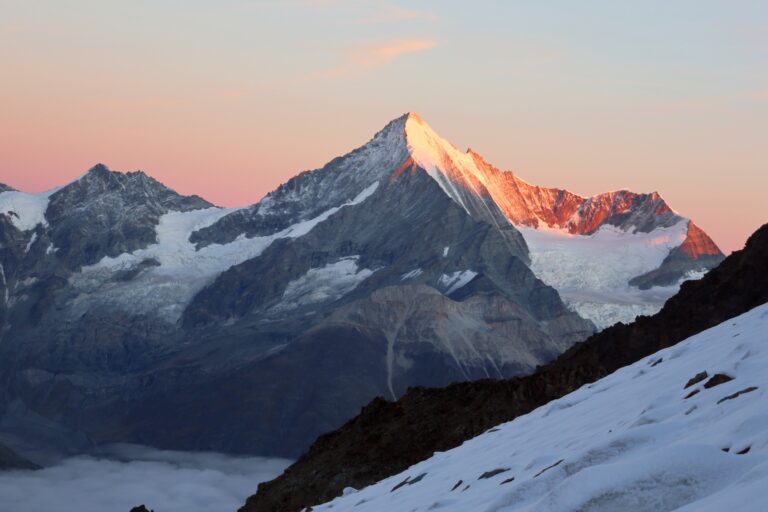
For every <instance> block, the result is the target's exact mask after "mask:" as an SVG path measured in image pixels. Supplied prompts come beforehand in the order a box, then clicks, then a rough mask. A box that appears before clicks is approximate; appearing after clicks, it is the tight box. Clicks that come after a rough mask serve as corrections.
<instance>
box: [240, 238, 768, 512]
mask: <svg viewBox="0 0 768 512" xmlns="http://www.w3.org/2000/svg"><path fill="white" fill-rule="evenodd" d="M765 302H768V224H766V225H764V226H763V227H761V228H760V229H759V230H758V231H757V232H755V233H754V234H753V235H752V236H751V237H750V239H749V240H748V242H747V244H746V246H745V248H744V249H743V250H741V251H737V252H735V253H733V254H731V255H730V256H729V257H727V258H726V259H725V260H724V261H723V262H722V264H720V266H719V267H717V268H716V269H714V270H712V271H710V272H709V273H708V274H707V275H706V276H705V277H704V278H703V279H701V280H699V281H689V282H686V283H684V284H683V286H682V287H681V289H680V292H679V293H678V294H677V295H676V296H674V297H672V298H671V299H670V300H669V301H667V303H666V305H665V306H664V308H663V309H662V310H661V311H660V312H659V313H657V314H656V315H653V316H651V317H640V318H638V319H637V320H636V321H635V322H633V323H632V324H629V325H624V324H618V325H615V326H613V327H610V328H608V329H606V330H604V331H602V332H600V333H598V334H595V335H593V336H592V337H590V338H589V339H587V340H586V341H584V342H582V343H579V344H577V345H576V346H574V347H573V348H571V349H570V350H568V351H567V352H566V353H565V354H563V355H562V356H560V357H559V358H558V359H556V360H555V361H554V362H553V363H551V364H549V365H547V366H545V367H542V368H540V369H539V370H538V371H537V372H536V373H535V374H533V375H531V376H527V377H522V378H513V379H510V380H502V381H492V380H483V381H476V382H467V383H459V384H453V385H451V386H448V387H446V388H443V389H427V388H414V389H410V390H409V391H408V392H407V393H406V394H405V396H403V398H401V399H400V400H398V401H396V402H388V401H386V400H384V399H381V398H377V399H376V400H374V401H372V402H371V403H370V404H368V405H367V406H366V407H364V408H363V409H362V411H361V412H360V414H359V415H358V416H357V417H355V418H354V419H352V420H350V421H349V422H348V423H346V424H345V425H344V426H343V427H342V428H340V429H339V430H337V431H335V432H332V433H329V434H326V435H324V436H321V437H320V438H319V439H318V440H317V441H316V442H315V443H314V444H313V445H312V447H311V448H310V449H309V451H308V452H307V453H306V454H305V455H304V456H303V457H302V458H301V459H299V460H298V461H297V462H296V463H295V464H294V465H293V466H291V467H290V468H288V469H287V470H286V471H285V473H284V474H283V475H282V476H280V477H278V478H277V479H275V480H273V481H271V482H267V483H263V484H261V485H259V490H258V492H257V494H256V495H254V496H252V497H251V498H249V499H248V501H247V503H246V504H245V505H244V506H243V507H242V508H241V512H266V511H271V512H277V511H281V512H291V511H298V510H301V509H302V508H303V507H306V506H310V505H314V504H318V503H322V502H326V501H328V500H330V499H332V498H334V497H336V496H338V495H340V494H341V491H342V490H343V489H344V488H345V487H354V488H356V489H360V488H362V487H365V486H367V485H370V484H372V483H374V482H376V481H379V480H381V479H383V478H385V477H387V476H390V475H393V474H397V473H398V472H400V471H403V470H405V469H406V468H408V467H409V466H411V465H413V464H415V463H416V462H419V461H421V460H424V459H426V458H428V457H429V456H431V455H432V454H433V453H434V452H435V451H444V450H448V449H450V448H453V447H455V446H458V445H459V444H461V443H462V442H463V441H465V440H467V439H470V438H472V437H474V436H476V435H478V434H481V433H483V432H484V431H486V430H488V429H489V428H491V427H493V426H494V425H497V424H499V423H502V422H505V421H509V420H512V419H514V418H515V417H517V416H520V415H522V414H526V413H528V412H530V411H532V410H533V409H535V408H537V407H539V406H541V405H544V404H546V403H547V402H549V401H551V400H553V399H556V398H559V397H561V396H563V395H565V394H567V393H569V392H571V391H574V390H575V389H578V388H579V387H581V386H583V385H585V384H588V383H590V382H594V381H595V380H597V379H600V378H602V377H604V376H606V375H608V374H610V373H612V372H613V371H615V370H617V369H618V368H621V367H623V366H626V365H628V364H631V363H633V362H635V361H638V360H640V359H641V358H643V357H646V356H648V355H651V354H653V353H654V352H657V351H658V350H661V349H663V348H666V347H669V346H672V345H674V344H676V343H678V342H680V341H682V340H684V339H686V338H688V337H690V336H692V335H694V334H696V333H698V332H701V331H703V330H705V329H708V328H710V327H713V326H715V325H717V324H719V323H721V322H723V321H725V320H727V319H729V318H732V317H734V316H737V315H739V314H742V313H744V312H746V311H748V310H750V309H752V308H754V307H756V306H759V305H761V304H763V303H765Z"/></svg>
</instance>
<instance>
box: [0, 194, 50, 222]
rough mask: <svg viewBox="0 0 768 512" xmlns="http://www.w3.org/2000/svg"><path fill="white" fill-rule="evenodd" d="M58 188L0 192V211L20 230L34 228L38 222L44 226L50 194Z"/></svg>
mask: <svg viewBox="0 0 768 512" xmlns="http://www.w3.org/2000/svg"><path fill="white" fill-rule="evenodd" d="M57 190H59V189H58V188H56V189H53V190H50V191H48V192H43V193H42V194H27V193H26V192H17V191H10V192H2V193H0V213H3V214H6V215H8V216H10V219H11V222H12V223H13V225H14V226H15V227H16V228H17V229H18V230H20V231H29V230H30V229H35V227H36V226H37V225H38V224H42V225H43V226H46V225H47V224H48V223H47V222H46V220H45V210H47V209H48V202H49V200H50V197H51V194H53V193H54V192H56V191H57Z"/></svg>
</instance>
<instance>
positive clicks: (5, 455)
mask: <svg viewBox="0 0 768 512" xmlns="http://www.w3.org/2000/svg"><path fill="white" fill-rule="evenodd" d="M12 469H40V466H38V465H37V464H35V463H33V462H30V461H28V460H27V459H25V458H24V457H22V456H21V455H19V454H18V453H16V452H14V451H13V450H11V449H10V448H8V447H7V446H5V445H2V444H0V471H8V470H12Z"/></svg>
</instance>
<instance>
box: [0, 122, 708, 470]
mask: <svg viewBox="0 0 768 512" xmlns="http://www.w3.org/2000/svg"><path fill="white" fill-rule="evenodd" d="M509 180H511V181H510V183H512V184H513V185H514V186H515V187H517V188H514V187H513V186H512V185H510V184H509V183H507V181H509ZM522 183H523V182H522V181H521V180H519V179H517V178H516V177H514V175H512V174H511V173H504V172H502V171H498V170H496V169H493V168H491V167H490V166H488V164H485V163H484V162H482V160H481V159H480V158H479V157H478V156H477V155H476V154H474V153H461V152H459V151H458V150H456V149H455V148H454V147H453V146H451V145H450V144H449V143H447V142H446V141H444V140H443V139H441V138H440V137H439V136H437V135H436V134H435V133H434V132H433V131H432V130H431V128H429V126H427V125H426V123H424V122H423V121H422V120H421V119H419V118H418V117H417V116H414V115H412V114H409V115H406V116H403V117H401V118H398V119H396V120H394V121H392V122H391V123H389V124H388V125H387V126H386V127H385V128H384V129H383V130H381V131H380V132H379V133H377V134H376V135H375V136H374V138H373V139H372V140H371V141H369V142H368V143H367V144H365V145H363V146H361V147H360V148H358V149H356V150H354V151H352V152H351V153H349V154H347V155H344V156H342V157H339V158H337V159H335V160H333V161H331V162H330V163H328V164H327V165H326V166H325V167H323V168H321V169H318V170H315V171H310V172H305V173H302V174H299V175H298V176H296V177H294V178H293V179H291V180H289V181H288V182H286V183H285V184H284V185H282V186H280V187H279V188H278V189H276V190H275V191H273V192H272V193H270V194H269V195H268V196H267V197H265V198H264V199H263V200H261V201H260V202H259V203H257V204H255V205H253V206H251V207H248V208H242V209H222V208H216V207H213V206H212V205H211V204H210V203H208V202H206V201H204V200H203V199H200V198H198V197H185V196H181V195H179V194H177V193H175V192H174V191H172V190H170V189H168V188H167V187H165V186H163V185H162V184H160V183H158V182H157V181H155V180H153V179H152V178H150V177H148V176H146V175H145V174H144V173H141V172H135V173H127V174H123V173H117V172H112V171H110V170H108V169H107V168H106V167H104V166H101V165H99V166H96V167H94V168H93V169H91V170H90V171H89V172H88V173H87V174H86V175H84V176H83V177H81V178H79V179H78V180H76V181H75V182H73V183H70V184H68V185H66V186H64V187H61V188H59V189H56V190H53V191H50V192H47V193H44V194H38V195H32V194H25V193H22V192H17V191H11V190H7V191H2V192H0V383H2V386H0V442H6V443H7V444H10V445H11V446H12V447H17V446H19V447H20V446H25V447H28V446H43V447H45V446H48V447H52V448H56V449H59V450H63V451H68V452H79V451H81V450H83V449H84V448H85V447H87V446H88V445H89V443H100V442H112V441H121V442H135V443H142V444H150V445H154V446H158V447H162V448H176V449H200V450H220V451H227V452H233V453H257V454H263V455H282V456H298V455H299V454H301V453H302V452H303V451H304V450H305V449H306V447H307V446H308V445H309V444H310V443H311V442H312V440H314V439H315V438H316V437H317V435H319V434H321V433H323V432H327V431H329V430H332V429H334V428H336V427H338V426H340V425H341V424H343V422H344V421H346V420H347V419H349V418H350V417H351V416H353V415H354V414H355V413H356V412H357V411H358V410H359V409H360V407H361V406H363V405H364V404H365V403H367V402H368V401H370V400H371V399H372V398H373V397H375V396H386V397H388V398H396V397H399V396H401V395H402V394H403V393H404V392H405V390H406V389H407V388H408V387H409V386H441V385H447V384H449V383H451V382H456V381H464V380H472V379H478V378H488V377H490V378H507V377H511V376H515V375H521V374H526V373H530V372H532V371H533V370H534V369H535V367H536V366H537V365H540V364H543V363H546V362H547V361H550V360H551V359H552V358H554V357H556V356H557V355H558V354H560V353H562V352H563V351H564V350H566V349H567V348H568V347H570V346H571V345H573V344H574V343H575V342H577V341H580V340H582V339H584V338H585V337H587V336H588V335H589V334H591V333H592V332H593V331H594V330H595V326H594V325H593V323H592V322H591V321H590V319H589V318H584V317H583V316H580V315H579V314H578V313H577V311H578V310H577V311H574V310H573V309H572V308H570V307H569V305H568V304H566V303H565V302H564V301H563V300H562V299H561V296H565V295H561V294H564V293H565V292H564V290H566V288H567V289H568V290H571V288H572V287H571V284H572V283H570V284H569V281H568V279H570V278H571V277H573V276H579V275H585V274H588V275H598V274H599V273H595V272H586V271H584V270H583V267H582V266H583V265H595V264H598V265H602V266H603V267H604V268H608V269H610V270H611V272H612V274H611V278H612V279H613V280H614V281H612V282H610V283H609V284H608V285H606V286H608V287H609V288H610V289H614V288H616V284H615V283H620V285H621V286H622V287H626V288H627V289H629V288H631V286H630V284H629V281H630V279H632V278H634V277H636V276H639V275H644V274H646V273H648V272H653V271H658V273H660V274H663V275H662V276H661V277H654V276H652V277H650V278H647V279H644V280H643V282H642V283H641V284H642V286H639V287H634V288H633V290H634V292H633V293H635V292H636V293H637V294H639V295H638V299H637V300H639V301H641V305H642V306H643V307H645V306H647V307H651V308H653V307H657V306H659V305H660V304H659V303H658V302H653V303H650V302H648V303H647V302H643V301H647V297H646V296H644V295H642V294H643V293H644V292H643V291H642V290H640V288H642V287H645V286H646V285H647V288H648V289H649V290H650V292H651V293H652V294H653V296H654V297H658V296H664V294H665V293H666V294H670V293H672V291H670V290H673V289H674V286H676V284H677V282H678V281H679V280H680V279H681V278H683V277H685V276H686V275H687V274H688V273H690V272H691V271H692V270H706V269H707V268H708V265H711V264H712V261H707V262H705V263H702V262H698V261H697V257H698V252H697V251H698V249H697V248H698V247H705V248H708V250H710V251H711V252H712V254H711V256H712V257H713V258H715V259H717V258H719V256H718V255H719V251H717V249H716V247H714V245H712V246H708V245H707V243H706V241H707V240H708V238H706V235H704V234H703V233H699V235H698V237H697V240H699V242H701V243H697V244H693V243H690V244H688V245H687V246H686V245H685V244H686V243H687V242H686V240H687V238H688V237H689V235H691V233H693V231H692V230H691V228H690V226H692V224H691V223H690V221H688V220H687V219H684V218H682V217H680V216H678V215H677V214H675V213H673V212H672V211H671V210H669V209H668V208H666V207H665V204H664V203H663V200H661V199H660V198H659V197H658V195H654V194H650V195H637V194H631V193H629V192H626V193H623V192H622V193H613V194H609V195H607V196H605V197H602V196H601V197H599V198H592V199H589V198H580V199H579V198H578V196H575V195H573V194H569V193H566V192H565V191H560V192H553V191H551V190H549V189H536V188H535V187H534V188H530V187H531V186H528V187H529V188H528V189H525V187H523V185H522ZM502 184H506V185H504V186H502ZM526 186H527V184H526ZM523 189H525V190H524V192H525V193H523V192H520V193H519V194H518V195H515V194H517V192H515V190H523ZM536 194H539V195H540V196H542V197H544V196H546V198H547V200H546V201H545V200H543V199H542V200H541V201H539V202H537V203H534V202H532V199H531V197H533V196H536ZM518 196H519V197H518ZM566 196H567V197H568V198H569V199H568V201H567V203H568V206H567V207H566V205H565V203H564V202H563V201H564V200H562V199H558V197H566ZM537 197H538V196H537ZM549 199H551V201H550V200H549ZM548 201H549V202H548ZM520 202H522V204H523V206H524V208H523V206H521V208H523V210H524V211H525V212H528V214H526V215H528V216H527V217H525V216H523V217H517V216H516V214H515V212H517V210H515V209H514V208H515V205H517V204H518V203H520ZM550 210H551V212H550V213H549V214H547V213H546V212H547V211H550ZM569 212H570V213H569ZM566 214H567V215H568V219H571V220H573V222H574V223H575V224H574V225H576V226H577V227H578V226H581V227H578V229H576V231H573V229H572V228H571V224H568V222H570V221H568V222H566V220H565V219H566V216H567V215H566ZM531 215H533V217H532V216H531ZM534 217H535V219H536V222H538V223H539V224H535V223H533V221H532V220H531V219H534ZM550 221H551V223H550ZM545 224H546V226H547V227H548V228H549V227H551V229H552V230H554V231H557V230H559V231H557V233H559V235H558V236H560V235H562V236H565V237H567V243H566V244H565V245H563V244H562V243H561V242H562V241H561V240H557V241H556V244H555V246H552V245H551V243H550V242H551V240H550V239H546V240H544V241H543V242H542V240H541V239H539V238H535V237H532V235H531V233H534V234H536V233H538V234H541V233H543V231H541V232H539V231H537V230H536V227H537V226H540V225H541V226H543V225H545ZM585 226H587V227H585ZM574 229H575V228H574ZM547 233H549V231H547ZM546 236H549V235H548V234H546ZM601 237H602V238H601ZM606 237H607V242H606ZM534 238H535V239H534ZM593 240H597V241H598V242H599V243H601V244H605V243H608V244H620V245H621V246H622V247H629V248H631V250H632V251H636V252H637V253H638V254H639V256H638V257H636V258H622V261H624V260H626V261H629V262H630V263H631V265H629V266H622V265H614V264H610V265H608V264H603V263H601V261H602V260H600V259H599V258H595V257H594V255H592V254H591V253H589V251H586V252H584V251H583V250H582V249H583V248H584V247H592V245H591V244H592V242H593ZM534 242H535V243H534ZM547 244H550V245H547ZM571 244H575V245H576V246H578V247H580V248H581V249H580V250H581V251H582V252H581V253H580V255H576V253H575V252H569V251H570V249H569V247H570V246H571ZM560 246H563V247H566V250H565V251H560V252H558V249H553V247H560ZM689 246H690V247H689ZM681 247H682V249H681ZM712 247H714V249H712ZM678 249H679V250H678ZM675 251H677V252H675ZM598 253H599V254H607V253H609V251H606V250H604V248H600V249H599V251H598ZM673 253H674V254H673ZM552 256H555V257H556V261H557V263H556V264H550V263H548V262H549V261H550V260H549V259H547V258H551V257H552ZM572 256H573V257H572ZM558 258H559V259H558ZM665 258H672V259H673V260H674V261H673V262H672V263H673V264H670V265H668V268H666V269H665V268H664V262H665ZM713 261H714V260H713ZM569 262H575V263H574V264H573V265H570V266H569V264H570V263H569ZM596 262H597V263H596ZM584 268H586V267H584ZM589 268H591V267H589ZM547 269H549V270H554V273H550V274H547V273H546V270H547ZM562 269H565V270H567V272H560V270H562ZM593 270H594V269H593ZM545 275H546V278H544V277H543V276H545ZM564 278H565V280H564ZM659 280H661V281H663V282H664V283H666V284H669V283H673V284H674V286H671V287H669V290H666V291H664V292H663V293H662V292H660V291H659V288H658V287H657V286H655V283H656V282H657V281H659ZM585 286H586V285H585ZM590 286H591V285H590ZM582 291H583V290H582ZM587 291H591V292H594V293H593V294H592V296H598V295H599V296H600V298H599V300H598V302H599V301H603V302H604V303H606V304H609V305H610V306H611V307H616V308H619V309H622V311H623V314H625V315H633V314H634V311H635V310H634V309H632V308H631V307H630V308H627V307H625V305H626V304H630V305H631V306H633V307H634V306H635V305H633V304H631V302H632V300H633V299H632V300H630V299H627V297H625V296H622V297H621V300H620V301H618V302H617V301H615V300H614V299H615V297H613V296H610V294H606V293H605V291H604V290H591V289H590V290H587ZM559 292H560V293H559ZM590 300H595V299H590ZM601 304H602V303H601ZM603 305H604V304H603ZM601 318H603V317H601ZM608 318H613V317H612V316H610V315H608Z"/></svg>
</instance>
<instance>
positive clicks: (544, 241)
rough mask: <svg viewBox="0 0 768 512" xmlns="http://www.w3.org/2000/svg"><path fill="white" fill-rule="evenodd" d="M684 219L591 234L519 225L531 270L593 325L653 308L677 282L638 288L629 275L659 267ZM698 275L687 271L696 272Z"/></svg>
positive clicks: (683, 230) (681, 234)
mask: <svg viewBox="0 0 768 512" xmlns="http://www.w3.org/2000/svg"><path fill="white" fill-rule="evenodd" d="M687 225H688V221H687V220H681V221H680V222H678V223H677V224H675V225H674V226H671V227H668V228H657V229H655V230H653V231H651V232H650V233H640V232H634V233H633V232H625V231H623V230H621V229H619V228H616V227H614V226H610V225H604V226H602V227H601V228H600V229H599V230H597V231H596V232H595V233H593V234H592V235H571V234H569V233H567V232H564V231H560V230H546V229H534V228H524V227H521V228H518V229H519V230H520V232H521V233H522V234H523V237H524V238H525V242H526V243H527V244H528V249H529V250H530V254H531V270H533V273H534V274H536V277H538V278H539V279H541V280H542V281H544V282H545V283H547V284H548V285H550V286H552V287H553V288H555V289H556V290H557V291H558V292H559V293H560V296H561V297H562V298H563V300H564V301H565V302H566V303H567V304H568V305H570V306H571V307H572V308H574V309H575V310H576V312H577V313H579V314H580V315H581V316H583V317H584V318H588V319H589V320H592V321H593V322H594V323H595V325H597V327H598V328H601V329H602V328H604V327H608V326H609V325H613V324H615V323H616V322H625V323H627V322H631V321H632V320H634V319H635V317H637V316H638V315H650V314H653V313H656V312H657V311H659V310H660V309H661V306H663V305H664V302H666V300H667V299H668V298H669V297H671V296H672V295H674V294H675V293H677V290H678V289H679V284H677V285H675V286H667V287H654V288H651V289H649V290H640V289H638V288H635V287H632V286H629V283H628V281H629V279H631V278H632V277H635V276H639V275H641V274H645V273H646V272H650V271H652V270H654V269H656V268H658V267H659V266H660V265H661V263H662V262H663V261H664V258H666V257H667V255H668V254H669V252H670V250H672V249H674V248H675V247H677V246H679V245H680V244H681V243H683V241H684V240H685V237H686V234H687ZM699 277H701V276H700V275H696V276H693V275H692V276H688V278H699Z"/></svg>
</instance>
